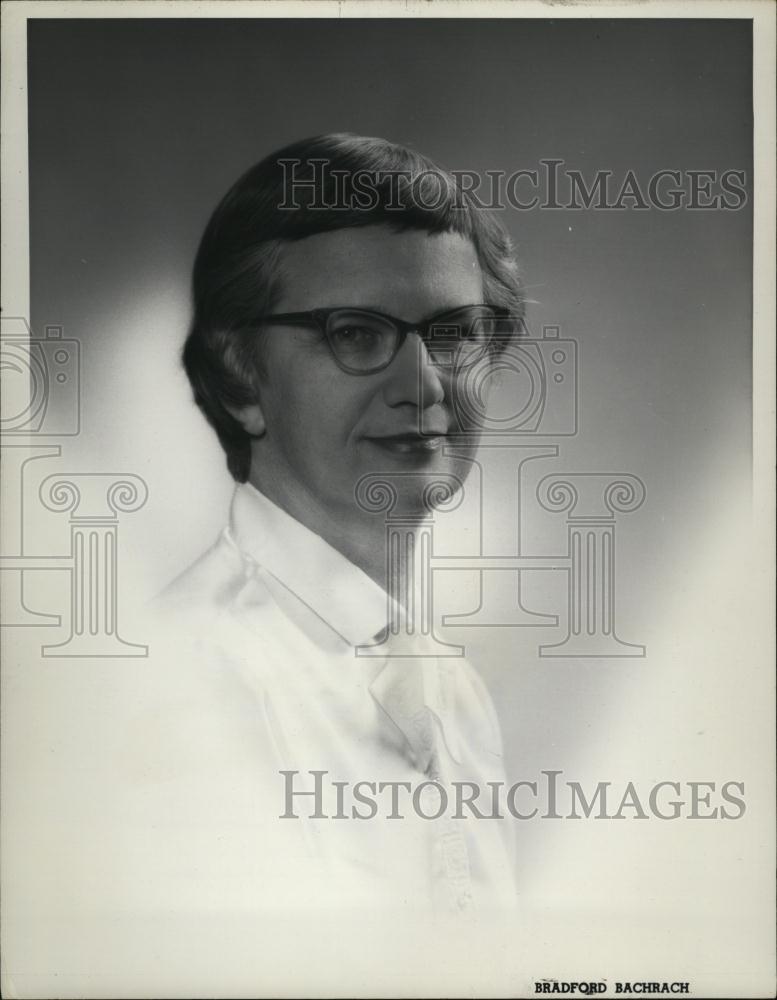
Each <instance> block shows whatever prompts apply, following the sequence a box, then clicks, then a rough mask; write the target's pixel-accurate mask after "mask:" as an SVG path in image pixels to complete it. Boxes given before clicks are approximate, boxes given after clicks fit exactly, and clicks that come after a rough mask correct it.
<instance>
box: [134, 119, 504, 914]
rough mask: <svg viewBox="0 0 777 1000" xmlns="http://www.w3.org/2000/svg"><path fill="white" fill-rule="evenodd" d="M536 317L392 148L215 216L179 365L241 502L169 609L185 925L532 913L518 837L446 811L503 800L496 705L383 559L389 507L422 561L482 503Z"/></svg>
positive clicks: (442, 180) (309, 150)
mask: <svg viewBox="0 0 777 1000" xmlns="http://www.w3.org/2000/svg"><path fill="white" fill-rule="evenodd" d="M523 309H524V299H523V290H522V285H521V280H520V275H519V271H518V267H517V264H516V262H515V259H514V255H513V251H512V246H511V243H510V240H509V239H508V237H507V236H506V234H505V233H504V232H503V231H502V229H501V228H500V226H499V225H498V224H497V223H496V221H495V220H494V219H493V218H492V217H491V216H489V215H487V214H486V213H485V212H483V211H482V210H481V209H480V208H479V207H478V206H477V204H476V203H475V202H474V201H473V200H472V198H471V197H470V196H469V195H468V194H467V192H466V191H465V190H463V189H462V188H461V186H460V185H459V184H458V183H457V181H456V179H455V177H454V176H453V175H452V174H450V173H448V172H447V171H445V170H443V169H442V168H440V167H438V166H437V165H436V164H434V163H433V162H432V161H431V160H429V159H428V158H426V157H424V156H422V155H420V154H419V153H417V152H415V151H413V150H410V149H408V148H405V147H403V146H400V145H397V144H395V143H392V142H389V141H387V140H384V139H378V138H367V137H361V136H355V135H349V134H331V135H322V136H318V137H315V138H312V139H306V140H304V141H302V142H298V143H295V144H293V145H291V146H288V147H286V148H284V149H282V150H280V151H278V152H275V153H273V154H272V155H270V156H268V157H266V158H265V159H263V160H262V161H261V162H260V163H259V164H257V165H256V166H254V167H253V168H252V169H250V170H249V171H248V172H247V173H246V174H245V175H244V176H243V177H241V178H240V179H239V180H238V181H237V183H236V184H235V185H234V186H233V187H232V188H231V190H230V191H229V192H228V193H227V194H226V196H225V197H224V198H223V200H222V201H221V202H220V204H219V205H218V207H217V208H216V210H215V212H214V213H213V216H212V218H211V219H210V221H209V223H208V225H207V227H206V229H205V232H204V235H203V237H202V241H201V244H200V247H199V250H198V253H197V256H196V261H195V265H194V273H193V319H192V323H191V328H190V331H189V334H188V338H187V340H186V343H185V347H184V350H183V362H184V365H185V369H186V373H187V375H188V378H189V380H190V383H191V385H192V388H193V393H194V399H195V401H196V403H197V405H198V406H199V408H200V409H201V411H202V413H203V414H204V415H205V417H206V418H207V420H208V421H209V422H210V424H211V425H212V427H213V428H214V430H215V432H216V434H217V435H218V438H219V440H220V442H221V444H222V446H223V449H224V451H225V454H226V461H227V466H228V468H229V471H230V473H231V474H232V476H233V478H234V479H235V480H236V489H235V493H234V498H233V501H232V507H231V511H230V516H229V523H228V525H227V527H226V528H225V529H224V531H223V533H222V534H221V536H220V537H219V538H218V540H217V541H216V543H215V545H214V546H213V547H211V548H210V549H209V550H208V551H207V552H206V553H205V554H204V555H203V556H202V557H201V558H200V559H199V560H198V561H197V562H196V563H195V564H194V565H193V566H192V567H190V568H189V569H188V570H186V571H185V572H184V573H183V574H182V575H181V576H180V577H179V578H178V579H176V580H175V581H173V583H172V584H171V585H170V586H169V587H168V588H167V589H166V591H165V592H164V593H163V594H162V596H161V597H160V600H159V604H158V611H159V614H160V617H161V619H162V620H163V621H164V624H165V627H166V628H167V629H168V631H170V632H172V633H173V634H175V635H177V636H178V637H180V636H185V637H186V640H187V649H188V652H187V653H186V654H185V655H184V654H183V653H182V652H181V647H180V646H178V647H176V652H175V653H174V654H171V655H172V657H173V659H175V660H176V662H178V663H179V664H183V665H184V669H185V673H186V679H185V681H184V680H182V682H181V683H182V684H184V685H185V687H186V691H187V696H186V699H185V705H184V706H182V707H181V708H180V712H179V713H178V715H179V716H180V717H177V721H175V722H174V723H172V724H171V722H170V719H169V718H167V719H166V722H165V725H164V741H165V749H164V752H162V751H161V749H160V747H157V749H156V750H155V751H149V753H150V755H151V758H153V760H154V761H155V762H156V763H153V764H152V763H150V762H149V761H147V770H146V774H148V773H149V771H153V769H154V767H159V768H161V769H162V770H163V771H165V769H167V772H169V769H170V768H171V767H172V768H173V771H174V772H175V773H176V775H177V777H180V774H179V772H178V771H176V767H177V766H178V765H179V764H180V762H181V761H182V760H184V759H185V760H186V765H185V766H184V765H181V768H182V770H183V771H185V780H184V785H185V787H186V791H181V790H180V783H179V791H178V793H176V794H175V795H174V796H172V798H171V795H170V785H169V783H168V784H166V785H165V786H164V794H163V795H162V796H161V801H158V802H156V804H155V805H154V806H153V807H149V809H150V812H149V815H153V816H154V817H155V819H154V822H155V824H157V825H159V822H160V820H159V810H162V811H163V812H164V813H166V814H169V815H170V822H171V823H174V824H175V825H176V827H177V828H178V829H187V830H189V831H191V830H193V829H196V830H198V831H199V833H198V836H197V838H192V837H188V840H189V842H190V849H191V850H192V851H193V854H192V856H191V858H190V860H189V870H196V871H198V872H200V873H202V872H203V871H204V870H206V869H207V871H208V875H207V877H199V878H198V879H189V880H187V881H186V885H185V887H184V888H180V887H179V890H178V897H177V898H178V899H179V900H180V898H181V895H180V893H181V892H183V894H184V898H185V897H186V894H187V893H189V894H191V893H192V892H194V893H195V895H196V896H197V898H198V899H200V900H201V898H202V893H203V892H204V893H205V894H206V895H207V894H208V893H212V894H213V896H214V898H219V899H221V900H222V901H223V899H224V898H225V897H224V894H225V893H227V894H228V892H229V891H230V890H229V887H230V886H231V887H232V891H234V892H235V893H237V897H238V898H239V899H240V900H241V903H242V902H246V903H247V901H249V900H250V899H251V896H252V893H253V892H254V890H255V887H256V886H257V885H261V886H262V893H263V894H264V893H266V892H267V891H268V890H267V887H268V886H269V885H270V884H272V885H273V887H274V888H273V889H272V892H271V896H272V898H273V899H276V900H277V899H281V898H282V899H284V900H285V901H286V903H287V904H288V905H291V906H294V905H303V901H304V900H308V901H309V900H310V899H316V900H318V902H319V904H320V903H321V901H322V900H329V901H330V902H331V903H332V904H333V905H337V904H338V903H340V904H342V905H344V906H345V905H347V906H351V905H356V906H358V905H361V904H365V905H369V906H373V907H374V906H376V905H385V906H389V907H391V906H404V907H424V906H430V907H433V908H439V909H441V910H445V911H452V912H462V911H470V910H472V909H473V908H477V907H481V908H482V907H490V906H494V905H496V906H505V905H508V906H509V905H512V904H513V901H514V898H515V890H514V884H513V876H512V867H511V850H512V847H511V845H512V831H511V829H510V828H509V826H508V822H509V821H507V820H504V819H503V820H501V821H497V822H493V821H491V822H489V821H488V820H487V819H481V820H478V819H477V812H476V811H475V810H472V809H470V808H465V807H464V806H463V805H462V804H461V803H460V802H459V803H458V805H457V806H456V807H455V808H454V806H453V802H454V796H453V792H452V790H453V789H454V788H456V789H458V791H457V795H458V794H459V792H460V790H461V788H462V787H465V788H468V789H469V794H472V793H473V790H474V791H478V790H481V789H483V790H484V789H485V788H486V786H487V783H488V782H498V781H500V780H503V779H504V770H503V762H502V746H501V737H500V732H499V724H498V721H497V715H496V711H495V708H494V706H493V704H492V701H491V698H490V696H489V694H488V692H487V690H486V688H485V686H484V684H483V682H482V681H481V680H480V679H479V677H478V676H477V674H476V673H475V671H474V670H473V668H472V667H471V666H470V665H469V664H468V662H467V661H466V660H465V659H463V658H461V657H456V656H453V657H447V656H441V655H438V654H439V652H440V651H439V648H437V647H435V646H434V643H433V642H431V644H430V635H429V634H428V630H427V632H426V633H424V632H423V630H420V629H417V628H413V627H411V625H412V615H413V609H414V607H415V605H414V603H413V602H414V600H416V595H415V593H414V584H413V582H412V580H411V583H410V584H409V585H407V580H408V578H409V577H408V574H410V577H412V576H413V573H412V567H416V563H415V562H414V560H413V557H412V556H411V557H410V558H409V562H408V560H404V561H403V560H402V559H399V560H396V559H395V560H393V561H392V560H391V559H390V558H387V556H388V553H387V544H386V538H387V535H386V523H385V517H384V515H383V514H376V509H375V506H374V505H371V504H370V503H369V502H368V501H369V498H370V496H371V491H372V493H374V491H375V490H376V489H377V490H378V492H380V490H381V489H383V490H389V491H390V495H391V497H392V504H393V506H392V509H394V510H396V511H398V512H399V514H400V515H401V516H400V517H399V523H400V525H401V531H402V532H403V534H401V535H400V536H398V537H401V538H402V548H403V551H405V546H406V545H410V548H409V549H408V550H407V551H412V541H413V539H414V538H415V537H416V534H417V532H418V531H419V529H420V528H421V526H422V525H423V524H424V523H425V519H426V518H427V517H428V515H429V512H430V510H431V509H433V506H434V502H435V501H434V500H433V499H430V498H433V497H435V496H436V497H437V498H438V499H437V501H436V502H437V503H439V502H440V498H443V501H444V500H446V499H447V500H450V498H451V496H455V495H456V493H457V492H458V491H460V489H461V487H462V484H463V483H464V482H465V480H466V478H467V475H468V473H469V471H470V468H471V465H472V459H473V456H474V454H475V451H476V448H477V443H478V439H479V435H480V431H481V426H482V419H481V416H482V415H481V414H480V410H479V409H478V407H477V406H474V405H471V404H472V402H473V398H472V397H473V394H477V393H478V392H482V390H483V386H484V385H485V384H486V382H487V378H488V374H489V372H490V371H491V370H492V367H493V362H494V358H495V357H496V356H497V355H498V353H499V351H500V350H503V349H504V345H505V344H506V343H508V342H509V341H510V340H511V338H514V337H516V336H520V333H521V320H522V316H523ZM435 484H436V486H438V487H441V489H438V490H437V491H435V489H431V492H430V488H431V487H434V486H435ZM416 568H417V567H416ZM402 580H404V581H405V584H406V585H403V584H402ZM408 633H412V635H411V636H410V638H408ZM148 732H149V730H148V728H146V729H144V739H146V740H147V739H148ZM171 740H172V741H173V742H174V743H176V745H177V750H170V742H171ZM151 742H152V743H153V740H152V741H151ZM192 742H194V743H196V744H197V746H198V755H197V757H196V760H197V761H198V763H196V764H195V763H194V762H193V759H192V757H191V754H190V752H189V749H188V746H189V744H190V743H192ZM184 745H186V747H187V749H186V750H185V751H184V750H183V749H181V748H182V747H183V746H184ZM206 747H207V749H206ZM151 758H150V759H151ZM171 760H172V761H173V763H172V764H171V763H170V761H171ZM175 762H178V764H176V763H175ZM421 786H424V787H421ZM419 789H420V794H419V795H416V792H418V790H419ZM435 789H442V790H443V791H441V792H439V794H438V797H437V798H435V796H434V794H433V793H434V791H435ZM446 789H447V790H448V791H449V792H450V795H448V794H447V793H446V792H445V790H446ZM381 793H383V794H381ZM424 796H425V797H424ZM443 797H445V798H446V800H449V803H450V804H449V806H448V808H446V809H445V810H443V811H442V814H441V815H437V814H438V813H439V812H441V809H440V807H441V806H442V804H443ZM171 810H172V813H171V812H170V811H171ZM214 810H216V812H217V813H218V814H219V815H220V817H221V819H220V820H219V821H218V822H214V819H213V817H214ZM481 813H482V808H481ZM204 816H207V817H208V819H207V820H203V817H204ZM400 820H401V821H400ZM194 840H196V846H193V847H191V844H192V843H193V842H194ZM257 844H261V845H262V848H261V850H257V849H256V845H257ZM181 850H183V848H182V845H181V843H180V842H179V843H178V844H177V845H176V847H175V850H174V852H173V853H174V854H175V855H176V858H175V861H173V860H170V865H169V866H170V867H171V866H173V865H179V866H180V864H181V856H180V852H181ZM292 869H293V876H291V875H290V874H289V872H290V871H291V870H292ZM252 887H253V888H252Z"/></svg>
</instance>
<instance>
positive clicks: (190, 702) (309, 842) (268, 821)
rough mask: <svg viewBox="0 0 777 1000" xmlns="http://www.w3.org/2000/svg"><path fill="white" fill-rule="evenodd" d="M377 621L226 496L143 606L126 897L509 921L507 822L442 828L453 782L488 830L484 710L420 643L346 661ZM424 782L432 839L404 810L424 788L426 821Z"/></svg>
mask: <svg viewBox="0 0 777 1000" xmlns="http://www.w3.org/2000/svg"><path fill="white" fill-rule="evenodd" d="M388 602H389V598H388V597H387V594H386V593H385V591H384V590H383V589H382V588H380V587H379V586H378V585H377V584H376V583H374V582H373V581H372V580H371V579H370V578H369V577H368V576H367V575H366V574H364V573H363V572H362V571H361V570H360V569H358V568H357V567H356V566H354V565H353V564H352V563H351V562H350V561H349V560H348V559H346V558H345V557H344V556H343V555H342V554H341V553H339V552H338V551H336V550H335V549H334V548H332V547H331V546H330V545H329V544H328V543H327V542H325V541H324V540H323V539H322V538H320V537H319V536H318V535H316V534H314V533H313V532H312V531H310V530H309V529H308V528H306V527H305V526H304V525H302V524H301V523H299V522H298V521H296V520H295V519H294V518H292V517H291V516H290V515H288V514H287V513H286V512H285V511H283V510H281V509H280V508H278V507H277V506H276V505H275V504H273V503H272V502H271V501H270V500H268V499H267V497H265V496H263V495H262V494H261V493H259V492H258V491H257V490H255V489H254V488H253V487H252V486H250V485H241V486H238V487H237V489H236V491H235V494H234V498H233V502H232V509H231V514H230V521H229V525H228V527H227V528H226V529H225V530H224V531H223V533H222V534H221V536H220V538H219V539H218V541H217V542H216V544H215V545H214V546H213V547H212V548H211V549H210V550H209V551H208V552H207V553H205V555H204V556H202V557H201V558H200V559H199V560H198V561H197V562H196V563H195V564H194V565H193V566H192V567H191V568H190V569H189V570H187V571H186V572H185V573H184V574H183V575H182V576H181V577H179V578H178V579H177V580H175V581H174V582H173V584H171V585H170V587H169V588H168V589H167V590H166V591H165V593H164V594H163V595H162V597H161V598H160V601H159V607H158V610H159V612H160V618H161V619H162V620H163V622H164V626H165V628H164V634H163V637H162V639H161V641H160V642H158V643H157V646H156V659H157V661H159V667H158V668H157V669H156V670H155V677H154V680H153V682H152V684H153V685H154V686H155V691H156V693H155V694H154V695H153V697H152V701H155V702H156V704H157V705H158V704H159V698H161V699H162V706H160V707H158V708H157V709H154V710H153V711H154V713H155V719H154V720H153V722H152V724H151V725H148V724H147V720H144V719H143V717H142V714H141V716H139V723H138V724H139V726H140V728H141V729H142V730H143V733H144V746H143V750H142V751H141V754H140V756H141V763H140V764H139V765H136V767H135V771H136V777H137V779H138V780H137V781H136V784H135V790H136V793H137V794H136V796H135V799H134V803H133V805H132V806H130V808H129V811H130V813H132V823H133V824H134V826H135V832H136V835H139V838H140V840H139V846H138V845H137V844H136V850H138V851H140V852H141V855H142V859H141V858H138V860H137V861H136V862H135V864H136V866H137V868H138V869H139V870H142V871H143V872H144V873H145V874H144V878H143V882H144V886H145V891H147V892H151V893H152V894H154V893H162V895H164V890H165V886H166V887H167V889H166V891H167V892H169V893H172V894H173V895H174V896H175V898H176V900H177V902H178V905H181V902H182V900H186V899H188V900H189V901H190V903H191V905H197V906H202V905H206V906H207V905H212V906H217V905H223V904H224V900H225V898H226V897H229V898H230V899H231V900H232V905H236V906H240V907H244V906H251V905H256V903H257V900H261V901H262V905H271V904H272V905H273V906H277V905H280V906H290V907H298V906H311V907H322V906H333V905H338V904H341V905H343V906H354V905H356V906H358V905H362V904H364V905H370V906H375V905H383V904H385V905H387V906H391V905H395V906H403V907H408V908H410V909H423V908H425V907H429V906H432V907H434V908H442V909H443V910H453V911H454V912H455V911H466V912H470V911H472V910H473V909H474V908H478V907H480V908H482V907H489V906H492V905H498V906H505V905H508V906H509V905H512V904H513V901H514V885H513V876H512V865H511V860H510V855H511V843H512V830H511V828H510V820H509V819H490V818H483V819H478V818H475V816H474V814H473V813H472V812H471V810H469V809H468V808H467V807H461V808H460V814H461V815H466V817H467V818H466V819H451V816H452V814H454V813H455V812H456V810H457V806H456V804H455V798H456V785H457V783H459V784H460V783H462V782H473V783H474V784H475V787H476V788H477V789H478V790H479V793H480V795H481V797H480V800H479V809H480V811H481V812H483V813H486V814H488V813H489V805H488V802H489V801H490V798H489V797H488V796H489V792H490V789H489V787H488V786H487V782H499V781H503V780H504V773H503V766H502V758H501V738H500V734H499V728H498V723H497V719H496V713H495V711H494V707H493V704H492V702H491V699H490V697H489V695H488V693H487V691H486V689H485V687H484V685H483V684H482V682H481V681H480V680H479V678H478V677H477V675H476V674H475V672H474V671H473V669H472V667H471V666H470V665H469V664H468V663H467V662H466V660H464V659H462V658H458V657H452V658H447V657H446V658H438V657H437V656H434V655H429V650H428V649H425V647H424V642H423V640H422V639H419V640H418V641H417V644H416V650H417V651H416V652H415V655H413V656H401V657H398V656H391V655H389V656H388V657H382V656H360V655H358V652H359V649H358V647H360V646H363V645H370V644H374V643H375V642H376V639H375V637H376V636H378V635H379V634H380V633H381V632H383V631H384V630H385V629H386V625H387V621H388V616H389V603H388ZM157 686H158V687H157ZM291 772H296V773H291ZM319 776H320V777H319ZM432 780H434V781H435V782H436V783H437V785H438V786H440V785H441V786H442V787H443V788H444V789H445V790H446V794H447V795H448V798H449V802H448V808H447V809H446V810H445V811H444V814H443V815H442V816H441V817H440V818H439V819H426V818H424V817H422V816H419V815H418V809H417V808H416V807H414V805H413V799H412V795H413V792H415V790H416V789H419V786H421V785H423V784H424V783H426V787H425V788H424V789H419V792H418V793H417V794H420V796H421V797H420V798H418V799H417V802H418V803H420V804H421V805H420V811H421V812H423V813H425V814H427V815H434V813H435V812H436V811H437V809H439V806H440V804H441V802H442V799H441V798H440V797H439V796H440V793H439V791H437V789H436V788H435V787H430V784H431V781H432ZM317 782H320V785H317V784H316V783H317ZM360 783H361V784H360ZM381 783H384V784H383V786H382V791H381V790H380V789H381ZM391 783H403V784H397V785H396V786H394V785H392V784H391ZM407 785H409V786H410V787H409V789H408V788H407V787H406V786H407ZM357 786H358V787H357ZM317 789H320V792H317ZM359 790H360V791H361V795H362V798H361V800H359V798H358V795H357V794H356V793H357V792H358V791H359ZM298 792H303V793H310V792H313V793H315V794H307V795H305V794H296V793H298ZM392 794H396V795H397V796H398V798H397V806H396V808H395V807H394V806H393V803H392ZM365 796H366V797H367V798H368V799H372V800H374V801H375V803H376V805H377V809H376V810H375V813H376V814H375V815H369V814H371V813H372V812H373V808H372V807H371V806H369V805H367V804H365V802H364V797H365ZM284 813H285V814H286V815H285V816H284ZM316 813H318V814H319V815H315V814H316ZM321 813H323V816H322V815H320V814H321ZM357 814H358V815H357ZM398 815H399V816H401V818H397V816H398ZM144 816H145V820H144V818H143V817H144ZM364 816H367V817H368V818H361V817H364ZM293 817H298V818H293ZM144 822H146V823H148V824H151V825H152V826H153V830H154V835H153V836H150V837H149V835H148V828H145V829H144V826H143V825H144ZM165 841H169V843H167V846H163V845H164V843H165ZM152 871H153V872H154V874H153V875H151V874H150V873H151V872H152ZM136 889H137V891H140V889H139V888H137V887H136ZM160 905H163V902H162V899H161V897H160Z"/></svg>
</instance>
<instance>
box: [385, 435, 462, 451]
mask: <svg viewBox="0 0 777 1000" xmlns="http://www.w3.org/2000/svg"><path fill="white" fill-rule="evenodd" d="M445 438H446V435H445V434H424V435H421V434H391V435H387V436H385V437H371V438H367V440H368V441H370V442H371V443H372V444H374V445H376V446H377V447H378V448H381V449H382V450H383V451H387V452H389V453H390V454H392V455H430V454H433V453H434V452H436V451H439V449H440V448H441V447H442V445H443V444H444V442H445Z"/></svg>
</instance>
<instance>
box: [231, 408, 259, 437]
mask: <svg viewBox="0 0 777 1000" xmlns="http://www.w3.org/2000/svg"><path fill="white" fill-rule="evenodd" d="M227 410H228V411H229V412H230V414H231V415H232V416H233V417H234V418H235V420H237V422H238V423H239V424H240V425H241V426H242V428H243V430H244V431H245V432H246V434H248V435H250V436H251V437H257V438H258V437H262V436H263V435H264V433H265V431H266V430H267V424H266V422H265V419H264V413H262V408H261V406H260V405H259V403H251V404H250V405H249V406H242V407H239V408H238V407H231V406H228V407H227Z"/></svg>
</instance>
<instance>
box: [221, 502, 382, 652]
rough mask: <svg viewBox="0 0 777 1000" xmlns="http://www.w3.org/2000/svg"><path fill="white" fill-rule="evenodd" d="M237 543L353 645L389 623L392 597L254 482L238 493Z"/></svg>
mask: <svg viewBox="0 0 777 1000" xmlns="http://www.w3.org/2000/svg"><path fill="white" fill-rule="evenodd" d="M229 534H230V536H231V539H232V541H233V542H234V544H235V545H236V546H237V548H238V549H239V550H240V552H241V553H242V554H243V555H244V557H245V556H247V557H248V558H249V559H250V560H252V561H253V562H255V563H256V564H258V565H259V566H261V567H262V568H263V569H265V570H266V571H267V572H268V573H271V574H272V576H274V577H275V578H276V579H277V580H279V581H280V582H281V583H282V584H283V586H284V587H286V588H287V589H288V590H290V591H291V592H292V593H293V594H295V595H296V596H297V597H298V598H299V599H300V600H301V601H303V603H305V604H306V605H307V606H308V607H309V608H310V609H311V610H312V611H314V612H315V614H317V615H318V616H319V618H322V619H323V620H324V621H325V622H326V623H327V624H328V625H330V626H331V627H332V628H333V629H334V630H335V631H336V632H337V633H338V634H339V635H341V636H342V637H343V639H345V640H346V642H349V643H350V644H351V645H352V646H357V645H361V644H365V643H369V642H370V641H372V640H373V638H374V636H376V635H377V634H378V633H379V632H382V631H383V630H384V629H385V628H386V625H387V623H388V620H389V603H388V602H389V597H388V595H387V594H386V592H385V591H384V590H383V589H382V588H381V587H379V586H378V585H377V584H376V583H375V581H374V580H372V579H370V577H368V576H367V574H366V573H364V572H363V571H362V570H360V569H359V567H358V566H355V565H354V564H353V563H352V562H350V560H348V559H346V557H345V556H344V555H343V554H342V553H341V552H338V551H337V549H335V548H333V547H332V546H331V545H330V544H329V543H328V542H325V541H324V539H323V538H321V537H320V535H317V534H315V532H313V531H311V530H310V529H309V528H306V527H305V525H304V524H302V523H301V522H300V521H297V520H296V519H295V518H293V517H292V516H291V515H290V514H288V513H287V512H286V511H285V510H282V509H281V508H280V507H278V506H277V504H274V503H273V502H272V500H270V499H268V497H266V496H265V495H264V494H263V493H260V492H259V491H258V490H257V489H256V488H255V487H254V486H252V485H251V484H250V483H242V484H240V485H239V486H238V487H237V489H236V490H235V493H234V496H233V498H232V508H231V511H230V519H229Z"/></svg>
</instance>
